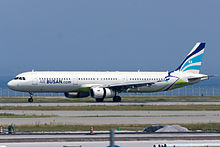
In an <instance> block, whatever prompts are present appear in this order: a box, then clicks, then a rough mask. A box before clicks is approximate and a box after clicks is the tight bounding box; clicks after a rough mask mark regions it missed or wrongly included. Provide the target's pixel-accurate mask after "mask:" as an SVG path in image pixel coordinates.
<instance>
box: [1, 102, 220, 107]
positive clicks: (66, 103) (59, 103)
mask: <svg viewBox="0 0 220 147" xmlns="http://www.w3.org/2000/svg"><path fill="white" fill-rule="evenodd" d="M91 105H106V106H115V105H220V101H186V102H182V101H173V102H160V101H158V102H149V101H147V102H146V101H145V102H143V101H139V102H120V103H115V102H103V103H97V102H56V103H54V102H47V103H45V102H38V103H28V102H27V103H0V106H91Z"/></svg>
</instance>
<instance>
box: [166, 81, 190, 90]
mask: <svg viewBox="0 0 220 147" xmlns="http://www.w3.org/2000/svg"><path fill="white" fill-rule="evenodd" d="M191 84H192V83H188V82H186V81H183V80H182V79H180V80H179V81H177V82H176V83H175V84H174V85H173V86H172V87H171V88H170V90H172V89H176V88H180V87H184V86H187V85H191Z"/></svg>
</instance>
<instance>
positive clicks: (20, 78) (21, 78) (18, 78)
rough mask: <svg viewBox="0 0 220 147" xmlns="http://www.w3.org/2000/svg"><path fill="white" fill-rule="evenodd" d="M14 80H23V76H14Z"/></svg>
mask: <svg viewBox="0 0 220 147" xmlns="http://www.w3.org/2000/svg"><path fill="white" fill-rule="evenodd" d="M14 80H25V77H15V78H14Z"/></svg>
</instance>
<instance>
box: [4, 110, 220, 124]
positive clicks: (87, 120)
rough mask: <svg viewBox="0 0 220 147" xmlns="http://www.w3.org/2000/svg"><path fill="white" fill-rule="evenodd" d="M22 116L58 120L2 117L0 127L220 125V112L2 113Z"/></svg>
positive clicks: (8, 111)
mask: <svg viewBox="0 0 220 147" xmlns="http://www.w3.org/2000/svg"><path fill="white" fill-rule="evenodd" d="M0 113H11V114H19V115H23V114H24V115H55V116H56V117H41V118H40V117H38V118H37V117H35V118H1V119H0V124H10V123H15V124H16V125H24V124H45V123H47V124H83V125H93V124H96V125H98V124H168V123H169V124H175V123H180V124H182V123H211V122H213V123H214V122H220V111H33V110H16V111H14V110H0Z"/></svg>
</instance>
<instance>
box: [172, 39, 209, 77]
mask: <svg viewBox="0 0 220 147" xmlns="http://www.w3.org/2000/svg"><path fill="white" fill-rule="evenodd" d="M204 50H205V43H201V42H198V43H196V45H195V46H194V47H193V49H192V50H191V52H190V53H189V54H188V55H187V57H186V58H185V60H184V61H183V63H182V64H181V65H180V66H179V67H178V68H177V69H176V71H182V72H191V73H195V74H198V73H199V71H200V67H201V64H202V57H203V54H204Z"/></svg>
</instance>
